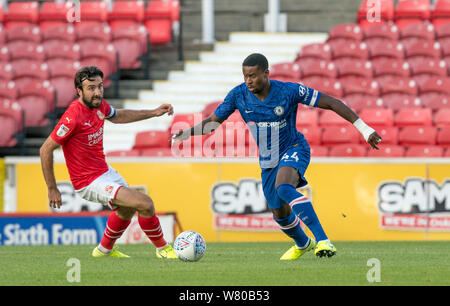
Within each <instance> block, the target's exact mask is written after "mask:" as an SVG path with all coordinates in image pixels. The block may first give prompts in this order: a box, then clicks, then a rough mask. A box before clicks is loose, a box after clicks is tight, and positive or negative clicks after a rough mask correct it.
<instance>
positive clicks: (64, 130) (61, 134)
mask: <svg viewBox="0 0 450 306" xmlns="http://www.w3.org/2000/svg"><path fill="white" fill-rule="evenodd" d="M67 133H69V128H68V127H67V126H65V125H64V124H61V126H60V127H59V129H58V131H56V135H58V136H59V137H64V136H65V135H66V134H67Z"/></svg>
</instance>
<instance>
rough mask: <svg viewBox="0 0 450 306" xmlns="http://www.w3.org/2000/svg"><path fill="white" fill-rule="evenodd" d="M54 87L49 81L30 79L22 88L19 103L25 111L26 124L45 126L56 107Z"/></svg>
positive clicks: (28, 125)
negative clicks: (49, 114)
mask: <svg viewBox="0 0 450 306" xmlns="http://www.w3.org/2000/svg"><path fill="white" fill-rule="evenodd" d="M53 99H54V89H53V88H52V87H51V85H50V82H49V81H30V82H28V83H26V84H25V86H23V88H22V89H21V90H20V95H19V98H18V99H17V103H19V105H20V106H21V107H22V108H23V109H24V111H25V126H26V127H34V126H45V125H47V124H48V118H47V117H46V115H47V114H48V113H49V112H51V111H52V110H53V109H54V104H53V103H54V100H53Z"/></svg>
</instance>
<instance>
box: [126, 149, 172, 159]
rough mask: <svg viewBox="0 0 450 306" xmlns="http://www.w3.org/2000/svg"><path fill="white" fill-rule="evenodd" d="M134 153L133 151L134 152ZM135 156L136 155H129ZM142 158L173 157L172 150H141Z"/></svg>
mask: <svg viewBox="0 0 450 306" xmlns="http://www.w3.org/2000/svg"><path fill="white" fill-rule="evenodd" d="M132 152H133V151H132ZM129 154H133V155H132V156H134V153H129ZM139 154H140V156H144V157H172V156H173V154H172V150H171V149H170V148H150V149H144V150H140V153H139Z"/></svg>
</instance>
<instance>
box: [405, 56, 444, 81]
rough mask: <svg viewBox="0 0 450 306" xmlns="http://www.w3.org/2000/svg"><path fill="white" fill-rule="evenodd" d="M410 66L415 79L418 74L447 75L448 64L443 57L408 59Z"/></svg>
mask: <svg viewBox="0 0 450 306" xmlns="http://www.w3.org/2000/svg"><path fill="white" fill-rule="evenodd" d="M408 63H409V66H410V67H411V76H412V77H413V78H414V79H415V78H416V77H417V76H432V75H435V76H442V77H446V76H447V64H446V63H445V61H443V60H441V59H438V58H436V59H428V60H426V61H423V60H421V59H419V60H414V59H411V60H408Z"/></svg>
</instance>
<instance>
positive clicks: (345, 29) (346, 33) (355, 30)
mask: <svg viewBox="0 0 450 306" xmlns="http://www.w3.org/2000/svg"><path fill="white" fill-rule="evenodd" d="M362 39H363V31H362V29H361V27H360V26H359V25H358V24H355V23H342V24H338V25H336V26H334V27H333V28H331V30H330V33H329V35H328V41H332V40H350V41H361V40H362Z"/></svg>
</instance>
